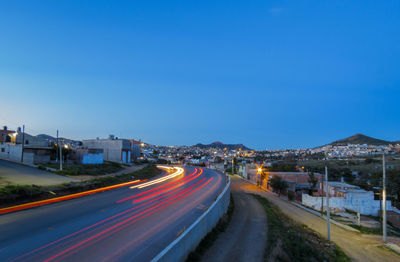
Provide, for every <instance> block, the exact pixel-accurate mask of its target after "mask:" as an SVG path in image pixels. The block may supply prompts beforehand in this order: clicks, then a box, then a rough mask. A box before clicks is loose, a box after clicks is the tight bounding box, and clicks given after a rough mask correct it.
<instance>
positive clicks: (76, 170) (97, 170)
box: [39, 161, 124, 176]
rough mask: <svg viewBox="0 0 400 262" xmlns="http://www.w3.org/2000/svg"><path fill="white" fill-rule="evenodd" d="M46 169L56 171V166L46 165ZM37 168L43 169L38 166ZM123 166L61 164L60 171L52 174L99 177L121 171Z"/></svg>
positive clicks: (115, 164)
mask: <svg viewBox="0 0 400 262" xmlns="http://www.w3.org/2000/svg"><path fill="white" fill-rule="evenodd" d="M46 167H50V168H55V169H58V168H59V165H58V164H46ZM39 168H43V167H41V166H39ZM123 169H124V166H123V165H122V164H120V163H114V162H107V161H105V162H104V163H103V164H96V165H78V164H63V170H62V171H59V170H58V171H54V173H56V174H59V175H64V176H80V175H89V176H101V175H105V174H111V173H115V172H118V171H120V170H123Z"/></svg>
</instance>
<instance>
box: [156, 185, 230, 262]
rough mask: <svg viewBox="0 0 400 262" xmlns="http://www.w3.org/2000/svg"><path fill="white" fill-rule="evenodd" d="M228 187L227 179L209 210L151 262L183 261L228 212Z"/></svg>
mask: <svg viewBox="0 0 400 262" xmlns="http://www.w3.org/2000/svg"><path fill="white" fill-rule="evenodd" d="M230 185H231V180H230V178H229V181H228V184H227V185H226V187H225V189H224V191H223V192H222V193H221V194H220V195H219V197H218V198H217V200H216V201H215V202H214V203H213V204H212V205H211V206H210V208H208V209H207V211H206V212H205V213H204V214H203V215H201V217H199V218H198V219H197V220H196V221H195V222H194V223H193V224H192V225H191V226H190V227H189V228H188V229H187V230H186V231H185V232H184V233H183V234H182V235H180V236H179V237H178V238H177V239H175V241H174V242H172V243H171V244H170V245H169V246H168V247H167V248H165V249H164V250H163V251H161V252H160V253H159V254H158V255H157V256H156V257H155V258H154V259H153V260H152V262H155V261H174V262H175V261H185V259H186V257H187V256H188V255H189V254H190V252H192V251H193V250H195V249H196V247H197V246H198V244H199V243H200V241H201V240H202V239H203V238H204V237H205V236H206V235H207V234H208V233H209V232H210V231H211V230H212V229H213V228H214V227H215V225H216V224H217V223H218V221H219V219H220V218H221V217H222V215H223V214H225V213H226V211H227V210H228V206H229V201H230Z"/></svg>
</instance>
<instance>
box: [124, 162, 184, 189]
mask: <svg viewBox="0 0 400 262" xmlns="http://www.w3.org/2000/svg"><path fill="white" fill-rule="evenodd" d="M157 167H158V168H163V169H167V170H171V168H170V167H165V166H157ZM173 169H176V172H174V173H172V174H170V175H167V176H163V177H161V178H158V179H155V180H153V181H149V182H146V183H143V184H140V185H137V186H132V187H130V189H134V188H144V187H148V186H151V185H155V184H159V183H161V182H164V181H165V180H168V179H171V178H174V177H177V176H180V175H182V174H183V171H184V169H183V168H182V167H174V168H173Z"/></svg>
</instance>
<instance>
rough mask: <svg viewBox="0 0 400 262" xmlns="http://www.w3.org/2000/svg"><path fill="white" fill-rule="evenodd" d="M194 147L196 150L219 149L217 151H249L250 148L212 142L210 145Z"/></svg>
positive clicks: (241, 145)
mask: <svg viewBox="0 0 400 262" xmlns="http://www.w3.org/2000/svg"><path fill="white" fill-rule="evenodd" d="M194 147H198V148H202V149H203V148H219V149H224V148H226V149H228V150H239V149H241V150H251V149H250V148H248V147H246V146H245V145H243V144H224V143H222V142H214V143H211V144H208V145H206V144H196V145H194Z"/></svg>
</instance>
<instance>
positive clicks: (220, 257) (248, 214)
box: [202, 179, 267, 262]
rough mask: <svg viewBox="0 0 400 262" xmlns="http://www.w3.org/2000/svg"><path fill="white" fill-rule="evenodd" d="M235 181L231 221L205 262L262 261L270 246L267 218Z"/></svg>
mask: <svg viewBox="0 0 400 262" xmlns="http://www.w3.org/2000/svg"><path fill="white" fill-rule="evenodd" d="M238 182H239V183H240V180H238V179H233V180H232V185H231V192H232V195H233V199H234V201H235V209H234V211H233V215H232V220H231V222H230V223H229V226H228V228H227V230H226V231H225V232H224V233H222V234H220V235H219V236H218V239H217V240H216V241H215V242H214V244H213V246H212V247H211V248H210V249H209V250H208V251H207V252H206V253H205V254H204V256H203V259H202V261H207V262H211V261H216V262H217V261H255V262H256V261H263V255H264V249H265V244H266V243H267V217H266V214H265V211H264V209H263V207H262V206H261V205H260V204H259V203H258V201H257V200H256V199H255V198H254V197H252V196H250V195H248V194H246V193H244V192H243V191H242V190H241V189H240V184H239V183H238Z"/></svg>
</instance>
